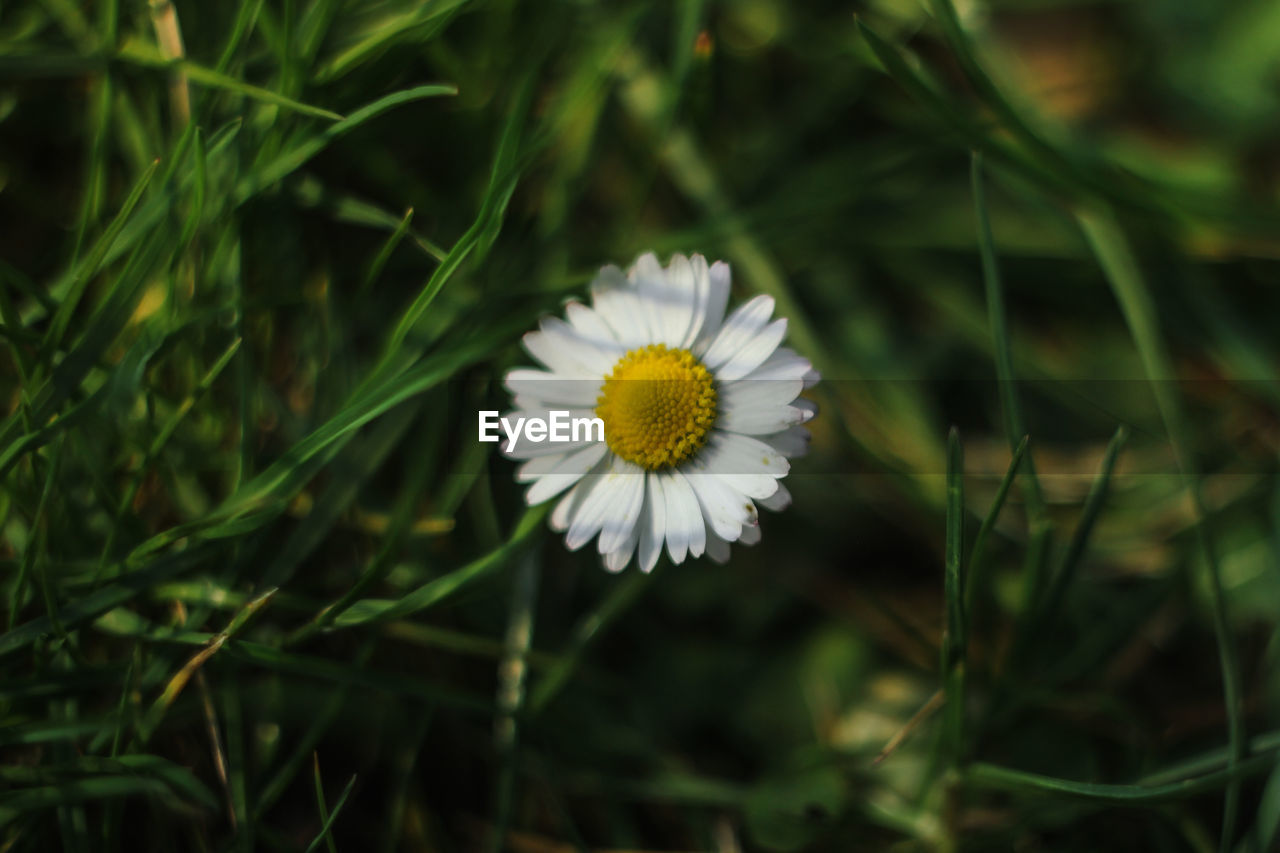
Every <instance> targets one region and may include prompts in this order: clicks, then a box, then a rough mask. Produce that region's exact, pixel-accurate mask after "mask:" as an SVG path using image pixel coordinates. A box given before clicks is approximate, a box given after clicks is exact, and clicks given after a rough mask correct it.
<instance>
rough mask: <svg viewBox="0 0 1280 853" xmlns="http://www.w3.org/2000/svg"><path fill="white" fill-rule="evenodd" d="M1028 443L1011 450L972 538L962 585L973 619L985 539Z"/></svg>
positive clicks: (1020, 443) (1025, 440)
mask: <svg viewBox="0 0 1280 853" xmlns="http://www.w3.org/2000/svg"><path fill="white" fill-rule="evenodd" d="M1029 443H1030V437H1029V436H1025V435H1024V436H1023V437H1022V441H1019V442H1018V446H1017V447H1015V448H1014V450H1013V458H1012V459H1010V460H1009V467H1008V469H1007V470H1006V471H1005V472H1004V479H1002V480H1001V481H1000V487H999V488H997V489H996V496H995V500H993V501H992V502H991V509H990V510H988V511H987V515H986V517H985V518H983V519H982V526H981V527H979V528H978V533H977V535H976V536H974V537H973V548H972V549H970V551H969V576H968V578H966V579H965V584H964V609H965V612H966V613H968V614H969V615H970V619H972V618H973V607H974V596H975V595H976V594H977V593H975V592H974V590H976V589H979V588H981V586H982V580H983V573H984V571H985V569H986V560H985V559H984V558H985V557H986V556H987V537H989V536H990V535H991V531H992V529H993V528H995V526H996V520H997V519H999V518H1000V510H1002V509H1003V508H1004V502H1005V499H1006V498H1007V497H1008V496H1009V489H1010V487H1012V486H1013V481H1014V479H1016V478H1017V476H1018V467H1019V466H1020V465H1021V464H1022V459H1023V456H1024V455H1025V454H1026V452H1027V445H1028V444H1029Z"/></svg>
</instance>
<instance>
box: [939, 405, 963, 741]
mask: <svg viewBox="0 0 1280 853" xmlns="http://www.w3.org/2000/svg"><path fill="white" fill-rule="evenodd" d="M946 522H947V524H946V531H947V533H946V553H945V562H946V566H945V572H944V582H943V595H944V597H945V599H946V632H945V634H944V635H943V640H942V661H941V664H942V677H943V682H944V685H945V690H946V705H945V707H944V708H943V732H944V734H943V746H942V754H943V756H945V760H946V761H948V762H949V763H951V764H955V763H956V762H958V761H959V760H960V757H961V755H962V753H963V750H964V712H965V695H964V693H965V683H964V682H965V668H966V664H967V660H966V659H967V630H966V626H965V619H964V615H965V614H964V581H965V578H964V557H963V554H964V447H963V446H962V445H961V444H960V432H959V430H957V429H956V428H955V427H952V428H951V432H950V433H949V434H948V436H947V515H946Z"/></svg>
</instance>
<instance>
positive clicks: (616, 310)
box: [591, 266, 652, 350]
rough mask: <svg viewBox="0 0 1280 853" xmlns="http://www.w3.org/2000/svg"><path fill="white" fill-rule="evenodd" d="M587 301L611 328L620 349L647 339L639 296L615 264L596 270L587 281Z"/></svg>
mask: <svg viewBox="0 0 1280 853" xmlns="http://www.w3.org/2000/svg"><path fill="white" fill-rule="evenodd" d="M591 305H592V306H593V307H594V308H595V310H596V313H598V314H599V315H600V316H601V317H602V318H603V319H604V321H605V322H606V323H607V324H608V325H609V328H610V329H612V330H613V334H614V337H615V338H616V339H617V341H618V343H619V344H620V345H621V346H622V348H623V349H624V350H630V349H635V348H636V347H638V346H641V345H643V344H647V343H649V342H650V341H651V339H652V333H651V331H650V329H649V321H648V318H646V317H645V316H644V314H643V312H642V311H641V307H640V299H639V297H638V296H637V295H636V293H635V291H634V290H633V289H632V287H631V285H630V284H629V283H628V282H627V277H626V275H625V274H624V273H623V272H622V270H620V269H618V268H617V267H615V266H607V267H604V268H603V269H601V270H600V272H599V273H598V274H597V275H596V277H595V280H594V281H592V282H591Z"/></svg>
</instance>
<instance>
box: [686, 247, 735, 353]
mask: <svg viewBox="0 0 1280 853" xmlns="http://www.w3.org/2000/svg"><path fill="white" fill-rule="evenodd" d="M729 285H730V273H729V265H728V264H726V263H725V262H724V261H716V262H715V263H714V264H712V265H711V269H709V270H707V308H706V311H704V312H703V315H702V316H703V319H702V328H701V329H699V330H698V337H697V339H696V340H695V341H694V347H693V351H694V352H695V353H697V354H701V353H704V352H706V350H707V347H709V346H711V342H712V341H713V340H715V337H716V335H717V334H718V333H719V331H720V326H721V324H722V323H723V322H724V309H725V306H727V305H728V304H729Z"/></svg>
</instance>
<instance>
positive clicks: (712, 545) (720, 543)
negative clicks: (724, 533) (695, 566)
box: [707, 530, 729, 566]
mask: <svg viewBox="0 0 1280 853" xmlns="http://www.w3.org/2000/svg"><path fill="white" fill-rule="evenodd" d="M707 556H708V557H710V558H711V559H712V560H714V561H715V562H717V563H719V564H720V565H722V566H723V565H724V564H725V563H727V562H729V543H728V542H726V541H725V540H723V539H721V538H720V537H719V536H717V535H716V534H715V532H714V531H712V530H708V531H707Z"/></svg>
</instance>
